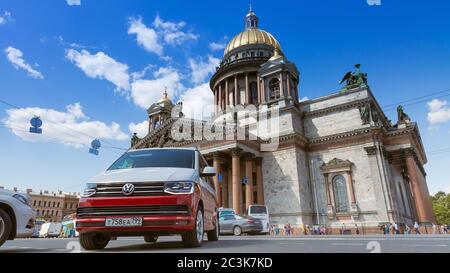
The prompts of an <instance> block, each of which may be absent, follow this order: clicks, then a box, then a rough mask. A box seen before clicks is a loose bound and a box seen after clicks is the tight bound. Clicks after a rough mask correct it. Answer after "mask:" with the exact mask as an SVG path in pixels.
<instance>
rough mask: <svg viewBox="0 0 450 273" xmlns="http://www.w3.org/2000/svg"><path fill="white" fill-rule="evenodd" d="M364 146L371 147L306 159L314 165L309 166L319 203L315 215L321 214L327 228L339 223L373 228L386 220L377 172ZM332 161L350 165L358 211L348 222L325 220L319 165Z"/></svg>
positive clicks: (322, 180) (311, 155) (325, 199)
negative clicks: (356, 215)
mask: <svg viewBox="0 0 450 273" xmlns="http://www.w3.org/2000/svg"><path fill="white" fill-rule="evenodd" d="M367 146H372V144H371V143H368V144H362V145H354V146H349V147H345V148H338V149H333V150H325V151H319V152H314V153H311V154H310V158H311V159H312V160H313V162H314V163H313V164H311V166H313V167H312V168H313V169H314V181H315V185H316V191H317V198H318V203H319V212H320V214H321V223H323V224H327V225H331V226H333V225H336V226H340V225H342V224H347V225H349V224H354V223H365V225H366V226H377V225H378V223H380V222H385V221H387V220H388V218H387V209H386V203H385V200H384V194H383V189H382V186H381V182H380V178H379V172H378V171H377V170H378V166H377V165H376V162H375V161H374V160H372V159H371V158H369V156H368V155H367V153H366V151H365V150H364V147H367ZM334 158H338V159H342V160H349V161H351V162H352V163H353V166H352V179H353V182H354V184H353V185H354V191H355V197H356V201H357V203H358V207H359V211H360V213H359V217H358V218H356V219H351V218H349V219H348V220H342V221H337V220H336V219H331V220H330V219H327V217H326V211H327V198H326V188H325V185H326V184H325V178H324V175H323V173H322V171H321V170H320V166H321V165H322V164H323V163H327V162H329V161H330V160H332V159H334ZM313 183H314V182H313ZM349 198H350V197H349Z"/></svg>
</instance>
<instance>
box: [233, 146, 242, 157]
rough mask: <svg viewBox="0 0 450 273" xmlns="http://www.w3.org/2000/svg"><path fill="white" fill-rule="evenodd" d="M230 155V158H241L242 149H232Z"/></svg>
mask: <svg viewBox="0 0 450 273" xmlns="http://www.w3.org/2000/svg"><path fill="white" fill-rule="evenodd" d="M231 155H232V156H241V155H242V149H241V148H233V149H231Z"/></svg>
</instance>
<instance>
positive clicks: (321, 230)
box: [319, 225, 325, 235]
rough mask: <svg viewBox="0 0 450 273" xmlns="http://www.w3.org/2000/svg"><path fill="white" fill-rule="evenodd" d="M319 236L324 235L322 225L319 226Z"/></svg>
mask: <svg viewBox="0 0 450 273" xmlns="http://www.w3.org/2000/svg"><path fill="white" fill-rule="evenodd" d="M319 234H320V235H325V227H324V226H323V225H322V226H320V230H319Z"/></svg>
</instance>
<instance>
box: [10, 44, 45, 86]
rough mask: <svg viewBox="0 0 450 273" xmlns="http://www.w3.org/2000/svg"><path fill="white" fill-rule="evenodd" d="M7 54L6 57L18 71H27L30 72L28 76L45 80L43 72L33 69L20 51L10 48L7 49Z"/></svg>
mask: <svg viewBox="0 0 450 273" xmlns="http://www.w3.org/2000/svg"><path fill="white" fill-rule="evenodd" d="M5 53H6V57H7V58H8V61H9V62H10V63H11V64H12V65H13V66H14V67H15V68H16V69H19V68H21V69H24V70H26V71H27V72H28V76H30V77H32V78H35V79H43V78H44V76H43V75H42V73H41V72H39V71H37V70H36V69H33V67H32V66H31V65H30V64H28V63H27V62H26V61H25V60H24V59H23V53H22V51H20V50H19V49H17V48H14V47H11V46H10V47H8V48H7V49H5Z"/></svg>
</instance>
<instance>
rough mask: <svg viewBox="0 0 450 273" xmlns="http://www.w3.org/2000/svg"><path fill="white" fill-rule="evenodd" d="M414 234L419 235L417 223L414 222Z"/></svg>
mask: <svg viewBox="0 0 450 273" xmlns="http://www.w3.org/2000/svg"><path fill="white" fill-rule="evenodd" d="M414 232H415V233H416V234H420V230H419V224H418V223H417V221H415V222H414Z"/></svg>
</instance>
